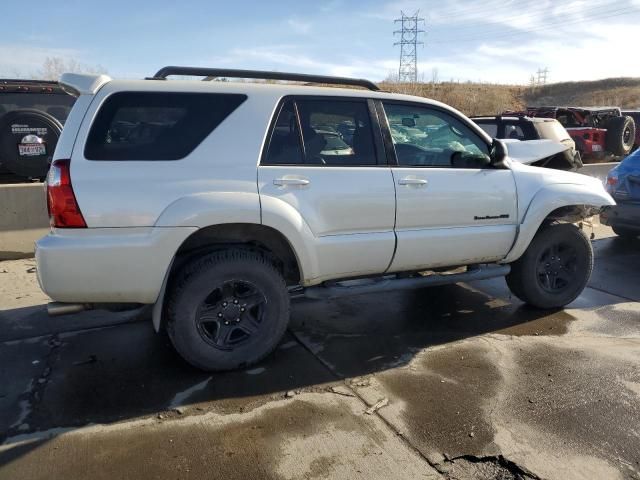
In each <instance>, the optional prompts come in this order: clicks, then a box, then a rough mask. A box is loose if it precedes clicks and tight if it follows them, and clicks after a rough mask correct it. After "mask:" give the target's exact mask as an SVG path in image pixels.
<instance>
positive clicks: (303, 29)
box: [287, 17, 311, 34]
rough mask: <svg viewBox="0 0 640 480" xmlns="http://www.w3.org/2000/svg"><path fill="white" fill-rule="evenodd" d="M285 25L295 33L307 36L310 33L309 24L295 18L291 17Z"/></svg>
mask: <svg viewBox="0 0 640 480" xmlns="http://www.w3.org/2000/svg"><path fill="white" fill-rule="evenodd" d="M287 25H288V26H289V28H291V30H293V31H294V32H295V33H300V34H307V33H309V32H310V31H311V23H310V22H306V21H304V20H301V19H299V18H297V17H291V18H289V19H288V20H287Z"/></svg>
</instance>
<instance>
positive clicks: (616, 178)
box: [607, 177, 618, 185]
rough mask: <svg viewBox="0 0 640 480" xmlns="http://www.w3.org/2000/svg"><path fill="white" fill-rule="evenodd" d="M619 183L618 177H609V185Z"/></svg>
mask: <svg viewBox="0 0 640 480" xmlns="http://www.w3.org/2000/svg"><path fill="white" fill-rule="evenodd" d="M616 183H618V177H607V185H615V184H616Z"/></svg>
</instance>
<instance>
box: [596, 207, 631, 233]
mask: <svg viewBox="0 0 640 480" xmlns="http://www.w3.org/2000/svg"><path fill="white" fill-rule="evenodd" d="M600 222H602V223H604V224H605V225H609V226H615V227H624V228H628V229H630V230H637V231H639V232H640V203H618V204H617V205H615V206H613V207H609V208H607V209H606V210H604V211H603V212H602V213H601V214H600Z"/></svg>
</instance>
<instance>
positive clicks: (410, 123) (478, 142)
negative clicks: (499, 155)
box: [384, 103, 489, 168]
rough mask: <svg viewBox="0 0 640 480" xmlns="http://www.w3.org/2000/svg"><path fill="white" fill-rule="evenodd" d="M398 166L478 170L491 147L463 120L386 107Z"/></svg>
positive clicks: (420, 109)
mask: <svg viewBox="0 0 640 480" xmlns="http://www.w3.org/2000/svg"><path fill="white" fill-rule="evenodd" d="M384 109H385V112H386V114H387V120H388V122H389V127H390V129H391V137H392V139H393V144H394V147H395V150H396V157H397V159H398V164H399V165H401V166H411V167H456V168H478V167H479V166H482V165H488V163H489V147H488V145H487V144H486V143H485V142H484V140H482V139H481V138H480V136H479V135H478V134H476V133H475V132H474V131H472V130H471V129H470V128H469V127H467V126H466V125H465V124H464V123H462V122H461V121H460V120H458V119H457V118H455V117H454V116H452V115H449V114H447V113H445V112H442V111H440V110H436V109H431V108H428V107H421V106H414V105H399V104H388V103H384Z"/></svg>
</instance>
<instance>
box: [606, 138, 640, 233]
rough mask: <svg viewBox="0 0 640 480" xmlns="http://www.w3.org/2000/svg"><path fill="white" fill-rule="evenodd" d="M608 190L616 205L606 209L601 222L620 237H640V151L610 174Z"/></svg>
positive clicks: (626, 159) (608, 176) (623, 161)
mask: <svg viewBox="0 0 640 480" xmlns="http://www.w3.org/2000/svg"><path fill="white" fill-rule="evenodd" d="M606 189H607V191H608V192H609V194H610V195H611V196H612V197H613V198H614V200H615V201H616V205H615V206H612V207H608V208H607V209H605V210H604V211H603V212H602V213H601V214H600V221H601V222H602V223H604V224H605V225H609V226H610V227H611V228H612V229H613V231H614V232H615V233H616V235H619V236H620V237H626V238H633V237H637V236H638V235H640V150H636V151H635V152H633V153H632V154H631V155H629V156H628V157H627V158H625V159H624V160H622V162H620V164H619V165H616V167H615V168H613V169H612V170H611V171H610V172H609V174H608V175H607V183H606Z"/></svg>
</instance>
